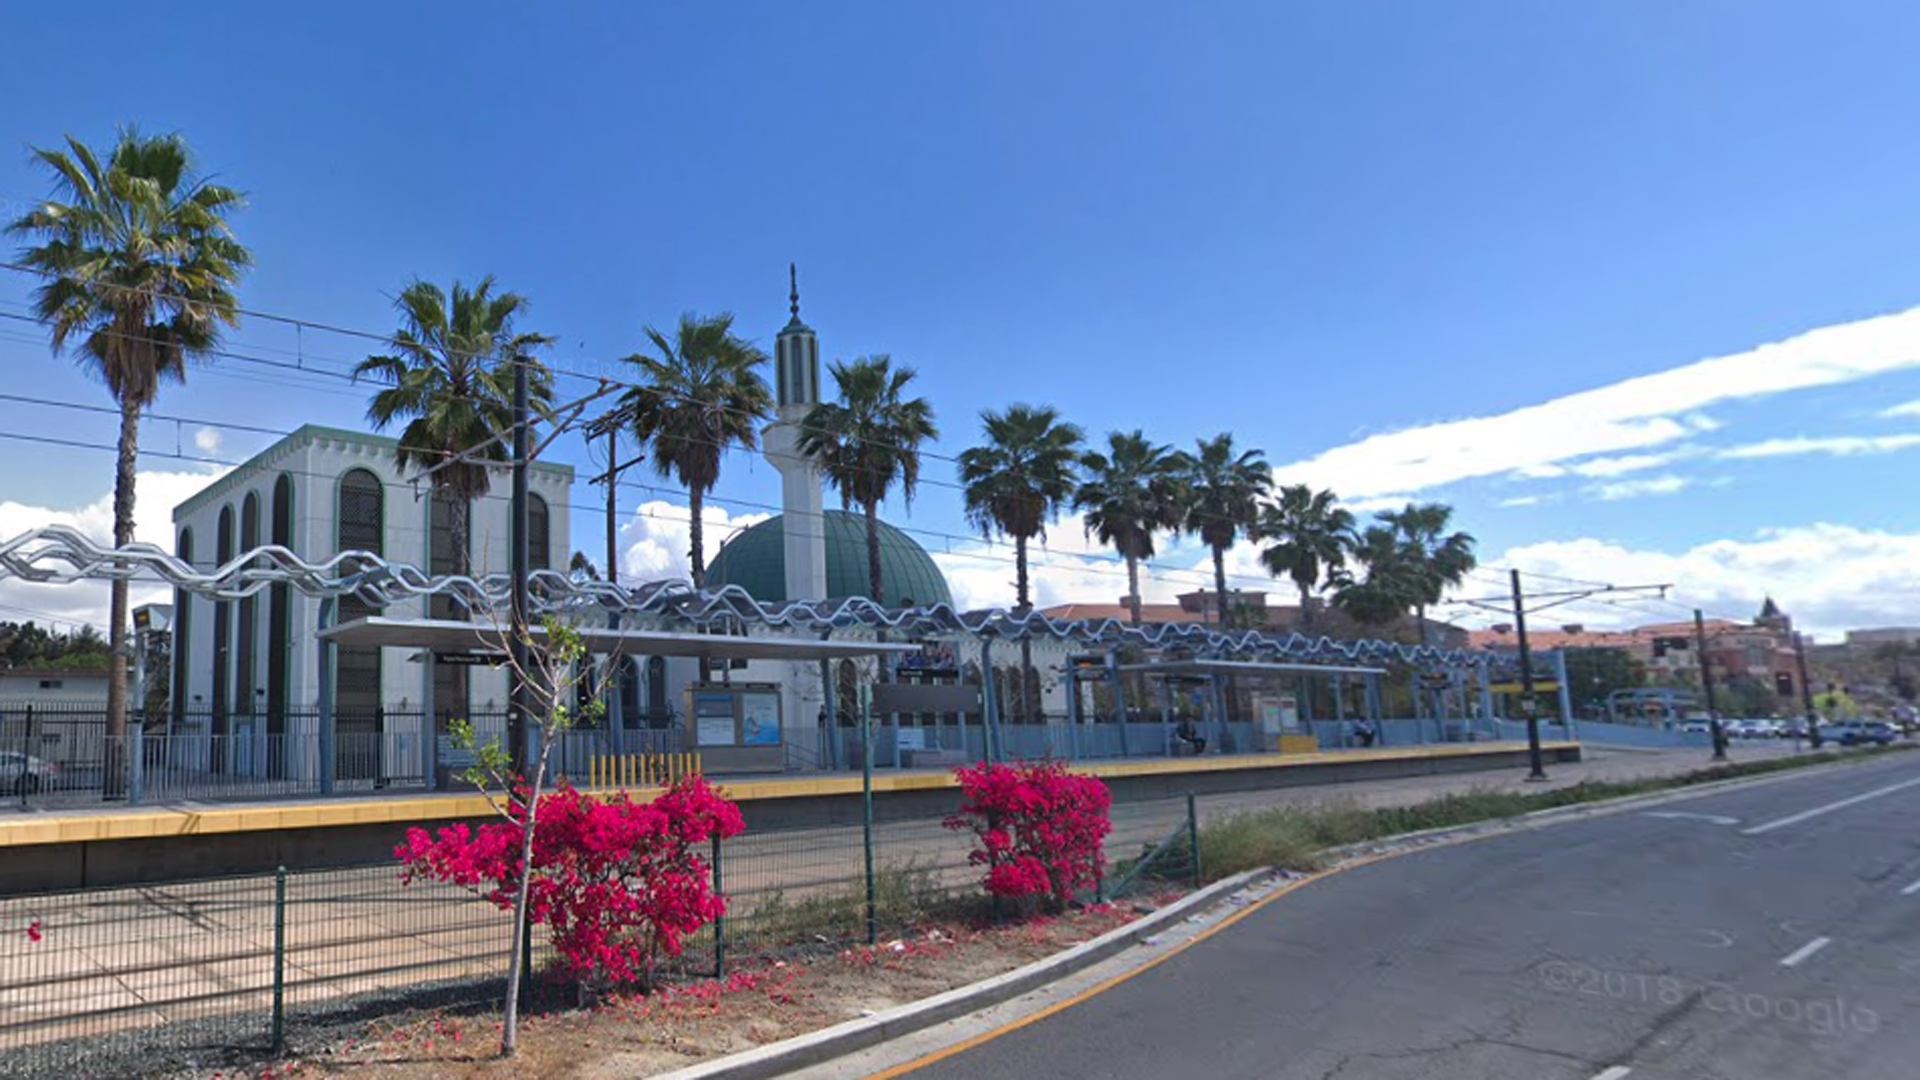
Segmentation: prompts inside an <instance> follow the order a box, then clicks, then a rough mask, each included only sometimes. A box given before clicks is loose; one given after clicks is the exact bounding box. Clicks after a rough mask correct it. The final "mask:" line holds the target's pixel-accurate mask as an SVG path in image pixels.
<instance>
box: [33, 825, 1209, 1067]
mask: <svg viewBox="0 0 1920 1080" xmlns="http://www.w3.org/2000/svg"><path fill="white" fill-rule="evenodd" d="M1193 814H1194V807H1193V804H1192V801H1191V800H1190V799H1174V800H1159V801H1153V802H1136V803H1122V804H1118V805H1116V806H1115V807H1114V808H1113V814H1112V818H1113V824H1114V830H1113V833H1112V835H1111V836H1110V837H1109V838H1108V841H1107V852H1108V858H1109V861H1110V864H1111V865H1110V877H1109V878H1108V880H1107V881H1106V882H1104V883H1103V885H1102V888H1101V890H1099V891H1100V892H1101V893H1102V894H1105V893H1107V892H1110V891H1111V889H1112V887H1113V886H1116V885H1119V884H1121V883H1122V882H1123V881H1124V883H1125V884H1126V886H1127V887H1129V888H1136V889H1137V888H1141V887H1144V886H1147V885H1148V884H1149V883H1155V882H1157V883H1159V886H1160V887H1169V883H1170V882H1180V883H1185V881H1186V880H1187V879H1188V878H1189V877H1190V876H1193V875H1196V874H1197V870H1198V868H1197V867H1195V866H1192V865H1191V862H1190V859H1189V858H1188V857H1187V855H1185V854H1184V853H1183V852H1182V850H1181V843H1180V838H1181V837H1191V835H1192V831H1193V828H1194V820H1195V819H1194V817H1193ZM970 842H971V841H970V838H969V836H968V835H966V834H965V833H962V832H956V831H954V830H951V829H947V828H945V827H944V826H943V825H942V822H941V819H939V818H924V819H918V820H908V821H894V822H887V823H883V824H875V825H873V826H872V827H871V830H870V831H869V830H868V829H866V828H863V827H862V826H860V825H853V826H847V827H838V828H827V829H804V830H790V831H765V832H755V833H749V834H746V835H742V836H740V837H736V838H735V839H733V840H730V841H728V842H726V843H725V844H724V845H718V846H717V847H716V849H715V852H714V857H713V860H712V863H713V874H714V877H715V880H716V885H717V886H718V887H719V888H720V889H721V891H723V892H724V893H725V894H726V895H727V897H728V912H727V915H726V917H725V918H724V919H723V920H722V921H721V922H720V923H718V924H716V925H715V926H713V927H711V928H709V929H707V930H705V931H703V932H702V933H701V934H700V935H699V936H698V937H697V938H695V939H693V940H692V941H690V942H689V943H688V947H687V949H686V951H685V953H684V954H683V955H682V956H681V957H680V958H679V960H678V961H676V962H675V963H674V964H673V965H671V966H670V977H676V978H683V979H684V978H703V977H709V976H717V975H719V974H721V973H723V972H725V971H726V970H727V969H728V968H729V966H730V965H733V964H737V963H739V962H741V961H742V960H743V959H748V958H754V957H769V956H787V955H796V954H800V953H804V952H808V951H817V950H821V949H839V948H844V947H847V946H849V945H858V944H860V943H863V942H864V943H867V944H875V943H879V944H882V945H884V944H885V942H886V940H887V939H888V938H889V937H890V936H892V935H895V934H898V933H901V932H904V931H907V930H910V929H911V928H914V927H917V926H924V925H926V924H927V923H928V922H929V921H930V920H934V919H950V918H966V917H970V916H971V917H989V916H990V915H991V913H992V909H991V907H990V905H987V904H986V902H985V900H984V899H983V896H982V894H981V892H980V888H979V880H980V869H979V868H978V867H974V866H970V865H969V864H968V862H967V852H968V850H969V845H970ZM512 933H513V925H512V919H511V917H510V915H509V914H507V913H505V912H502V911H500V910H499V909H497V908H495V907H494V906H493V905H492V904H489V903H487V902H485V901H483V900H480V899H478V898H476V897H475V896H473V895H472V894H470V893H468V892H466V891H464V890H461V889H457V888H454V887H451V886H446V885H439V884H432V883H415V884H412V885H402V884H401V882H400V879H399V874H398V868H397V866H396V865H394V864H391V863H389V864H384V865H378V866H368V867H363V868H359V869H330V870H313V871H299V870H295V871H281V872H279V873H277V874H269V875H259V876H250V877H235V878H220V879H213V880H204V881H195V882H185V883H177V884H166V885H155V886H145V887H136V888H114V889H96V890H87V891H80V892H62V893H47V894H40V895H31V896H20V897H10V898H5V899H0V1078H6V1080H13V1078H26V1077H44V1076H88V1077H96V1078H101V1080H109V1078H112V1077H122V1076H125V1077H132V1076H140V1075H144V1074H147V1073H150V1072H155V1071H164V1070H167V1069H172V1070H178V1069H180V1068H181V1067H182V1066H183V1065H185V1064H186V1063H189V1062H191V1063H194V1064H196V1065H200V1066H202V1067H208V1068H217V1067H221V1066H223V1065H231V1064H234V1063H237V1062H243V1061H245V1060H247V1059H250V1058H257V1057H259V1056H261V1055H266V1054H271V1053H273V1052H274V1051H275V1050H276V1049H277V1048H281V1047H284V1046H286V1045H289V1044H290V1045H292V1046H293V1047H294V1048H295V1049H296V1050H297V1049H299V1048H300V1046H301V1045H302V1044H303V1043H311V1042H313V1041H315V1040H318V1039H322V1038H327V1037H330V1036H344V1035H347V1034H349V1033H350V1032H351V1029H352V1028H354V1027H357V1026H361V1025H364V1024H365V1023H366V1022H367V1021H368V1020H370V1019H375V1018H379V1017H382V1016H389V1015H391V1014H394V1013H397V1012H401V1011H404V1010H406V1009H409V1008H415V1007H419V1006H423V1005H451V1006H469V1007H475V1008H490V1007H493V1006H494V1005H495V1004H497V1001H498V999H499V996H500V994H501V991H502V989H503V987H502V982H501V980H502V979H503V978H504V973H505V970H506V962H507V950H508V947H509V943H510V941H511V935H512ZM533 942H534V953H533V956H534V961H535V964H536V966H539V965H542V964H544V963H547V962H550V961H551V959H552V951H551V949H550V948H549V947H548V946H547V943H546V942H545V940H544V936H543V935H541V934H538V933H536V934H535V935H534V936H533ZM568 1000H570V999H568Z"/></svg>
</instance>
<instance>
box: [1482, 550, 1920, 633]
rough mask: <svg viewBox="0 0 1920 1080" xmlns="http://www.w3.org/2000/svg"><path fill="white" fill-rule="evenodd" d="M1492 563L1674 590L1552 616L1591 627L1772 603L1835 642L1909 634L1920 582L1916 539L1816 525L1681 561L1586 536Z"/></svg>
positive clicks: (1743, 611) (1679, 556) (1748, 614)
mask: <svg viewBox="0 0 1920 1080" xmlns="http://www.w3.org/2000/svg"><path fill="white" fill-rule="evenodd" d="M1489 565H1500V566H1517V567H1519V568H1520V569H1521V571H1522V573H1538V574H1542V575H1546V574H1551V575H1556V576H1559V577H1563V578H1575V579H1579V580H1582V581H1600V582H1609V583H1612V584H1616V585H1641V584H1648V585H1651V584H1670V585H1672V586H1673V587H1674V590H1675V591H1674V594H1673V595H1674V596H1675V597H1676V598H1677V599H1678V600H1681V601H1684V603H1683V604H1682V606H1681V607H1675V606H1673V605H1672V604H1664V605H1662V604H1633V605H1629V606H1627V607H1620V606H1615V605H1611V604H1607V605H1600V604H1589V605H1584V606H1581V605H1569V606H1568V607H1567V608H1565V609H1563V611H1564V613H1562V612H1556V616H1555V617H1556V618H1558V619H1560V620H1561V621H1566V622H1576V621H1577V622H1582V623H1585V624H1587V625H1589V626H1595V627H1602V626H1606V627H1620V626H1630V625H1634V624H1638V623H1649V622H1668V621H1674V620H1677V619H1683V618H1686V617H1687V616H1686V612H1685V610H1684V609H1685V608H1691V607H1695V606H1697V607H1700V608H1701V609H1703V610H1704V611H1706V613H1707V614H1708V615H1710V616H1723V617H1727V618H1739V619H1750V618H1752V617H1753V615H1754V613H1755V612H1757V611H1758V610H1759V608H1760V604H1761V601H1762V600H1764V599H1765V598H1766V597H1767V596H1772V597H1773V598H1774V599H1775V600H1776V601H1777V602H1779V604H1780V606H1781V607H1782V608H1783V609H1785V610H1786V612H1787V613H1788V614H1789V615H1792V616H1793V617H1794V619H1795V623H1796V625H1798V626H1799V627H1800V628H1802V629H1806V630H1812V631H1816V632H1818V633H1820V634H1822V635H1823V636H1826V637H1832V636H1834V635H1836V634H1837V633H1838V632H1839V631H1841V630H1845V629H1849V628H1861V627H1869V626H1890V625H1891V626H1908V625H1912V624H1913V622H1914V615H1913V612H1914V604H1915V600H1916V593H1917V592H1920V583H1917V582H1916V580H1915V576H1914V568H1915V567H1916V566H1920V533H1908V534H1901V533H1891V532H1882V531H1877V530H1872V529H1861V528H1856V527H1853V526H1850V525H1836V524H1829V523H1824V522H1822V523H1815V524H1810V525H1799V526H1792V527H1788V528H1776V529H1766V530H1762V531H1760V532H1758V533H1756V534H1754V535H1753V536H1751V537H1748V538H1743V539H1722V540H1713V541H1710V542H1707V543H1704V544H1700V545H1698V546H1695V547H1692V548H1688V549H1686V550H1684V551H1680V552H1677V553H1669V552H1664V551H1654V550H1646V549H1636V548H1630V547H1627V546H1624V545H1622V544H1617V543H1614V542H1612V541H1608V540H1599V539H1592V538H1584V539H1578V540H1561V541H1549V542H1546V543H1540V544H1530V545H1525V546H1522V547H1516V548H1513V549H1511V550H1508V551H1506V552H1504V553H1502V554H1501V555H1500V556H1499V557H1498V558H1495V559H1490V560H1489Z"/></svg>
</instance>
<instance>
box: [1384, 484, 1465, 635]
mask: <svg viewBox="0 0 1920 1080" xmlns="http://www.w3.org/2000/svg"><path fill="white" fill-rule="evenodd" d="M1376 516H1377V517H1378V518H1379V519H1380V522H1381V524H1383V525H1385V526H1387V527H1388V528H1389V529H1392V530H1393V531H1394V534H1395V535H1396V536H1398V537H1399V539H1400V542H1401V543H1402V544H1404V545H1405V546H1406V549H1407V551H1406V558H1407V560H1408V562H1409V564H1410V571H1409V572H1410V573H1411V574H1412V578H1413V614H1414V622H1415V625H1417V626H1418V627H1419V631H1420V644H1422V645H1425V644H1427V608H1428V606H1429V605H1432V604H1437V603H1439V602H1440V599H1441V597H1443V596H1445V595H1446V592H1447V590H1448V589H1450V588H1453V587H1454V586H1455V585H1458V584H1460V582H1462V581H1464V580H1465V579H1466V576H1467V574H1469V573H1471V572H1472V570H1473V568H1474V567H1475V566H1478V565H1479V560H1478V559H1476V558H1474V555H1473V544H1474V540H1473V536H1472V534H1470V533H1464V532H1455V533H1448V532H1447V526H1448V525H1449V524H1450V523H1451V522H1452V520H1453V507H1451V506H1448V505H1446V504H1444V503H1422V504H1419V505H1415V504H1413V503H1408V504H1407V505H1406V506H1405V507H1403V508H1402V509H1399V510H1387V511H1384V512H1382V513H1380V514H1378V515H1376Z"/></svg>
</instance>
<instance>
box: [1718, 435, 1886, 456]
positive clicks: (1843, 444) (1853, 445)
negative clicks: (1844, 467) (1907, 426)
mask: <svg viewBox="0 0 1920 1080" xmlns="http://www.w3.org/2000/svg"><path fill="white" fill-rule="evenodd" d="M1915 446H1920V435H1871V436H1869V435H1834V436H1828V437H1824V438H1807V437H1804V436H1797V437H1795V438H1791V439H1768V440H1766V441H1765V442H1757V443H1747V444H1746V445H1744V446H1730V447H1728V448H1726V449H1724V450H1721V451H1719V452H1718V453H1717V454H1716V455H1715V456H1717V457H1722V458H1729V459H1733V460H1741V459H1746V458H1771V457H1790V456H1793V455H1796V454H1827V455H1830V456H1832V457H1851V456H1853V455H1855V454H1887V453H1892V452H1893V451H1895V450H1906V449H1909V448H1911V447H1915Z"/></svg>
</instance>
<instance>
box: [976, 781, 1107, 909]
mask: <svg viewBox="0 0 1920 1080" xmlns="http://www.w3.org/2000/svg"><path fill="white" fill-rule="evenodd" d="M953 774H954V777H955V778H956V779H958V780H959V781H960V790H961V794H962V799H961V803H960V810H959V812H958V813H956V814H954V815H952V816H951V817H949V818H947V822H946V824H947V828H949V829H964V830H970V831H971V832H972V833H973V835H974V848H973V852H972V853H971V854H970V855H968V856H967V861H968V862H970V863H972V864H973V865H975V866H983V867H985V868H986V878H985V881H984V884H985V885H986V889H987V892H989V893H991V894H993V895H994V896H1000V897H1007V898H1009V899H1015V898H1022V897H1039V898H1041V899H1043V900H1045V901H1046V902H1048V903H1050V904H1051V905H1052V906H1054V907H1055V908H1061V907H1065V906H1066V905H1067V903H1068V902H1070V901H1071V900H1072V899H1073V895H1074V893H1075V891H1077V890H1080V889H1086V888H1091V887H1092V886H1093V885H1094V884H1095V883H1096V882H1098V881H1099V880H1100V874H1101V871H1102V870H1103V869H1104V868H1105V863H1106V856H1105V851H1104V844H1103V842H1104V841H1105V840H1106V837H1107V834H1108V833H1109V832H1111V831H1112V830H1113V823H1112V821H1111V820H1110V819H1109V817H1108V811H1109V810H1110V808H1111V807H1112V805H1113V796H1112V794H1111V793H1109V792H1108V791H1107V785H1106V784H1105V783H1103V782H1101V780H1100V779H1099V778H1098V777H1093V776H1081V775H1078V774H1076V773H1071V772H1068V771H1067V767H1066V766H1065V765H1063V764H1061V763H1060V762H1057V761H1036V762H1025V763H1022V764H1018V765H988V764H984V763H983V764H980V765H974V766H971V767H968V766H962V767H960V768H957V769H955V770H953Z"/></svg>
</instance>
